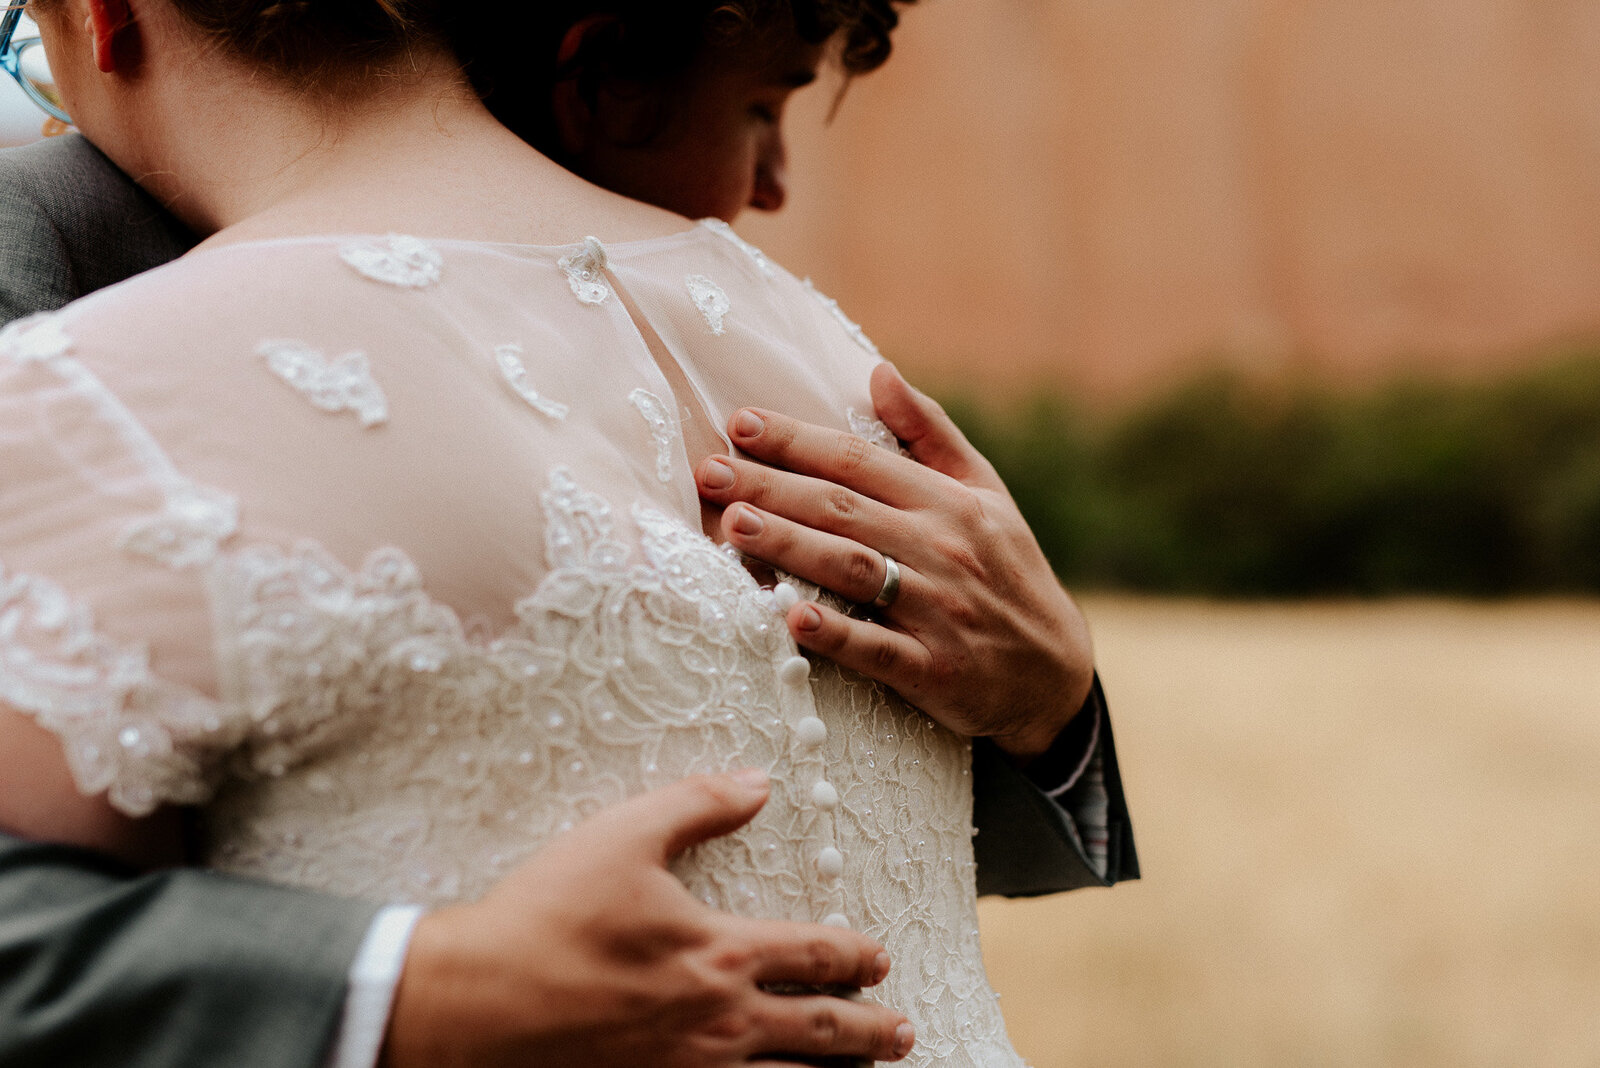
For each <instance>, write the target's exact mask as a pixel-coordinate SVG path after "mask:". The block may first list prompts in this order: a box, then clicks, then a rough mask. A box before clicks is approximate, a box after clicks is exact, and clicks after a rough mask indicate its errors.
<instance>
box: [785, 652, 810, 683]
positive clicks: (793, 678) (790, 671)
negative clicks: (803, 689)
mask: <svg viewBox="0 0 1600 1068" xmlns="http://www.w3.org/2000/svg"><path fill="white" fill-rule="evenodd" d="M778 677H779V678H781V679H782V680H783V681H784V682H786V683H788V684H789V685H790V686H801V685H804V684H805V681H806V679H808V678H810V677H811V665H810V664H808V663H806V658H805V657H803V656H791V657H790V658H789V659H787V660H785V661H784V662H783V663H782V665H780V666H779V668H778Z"/></svg>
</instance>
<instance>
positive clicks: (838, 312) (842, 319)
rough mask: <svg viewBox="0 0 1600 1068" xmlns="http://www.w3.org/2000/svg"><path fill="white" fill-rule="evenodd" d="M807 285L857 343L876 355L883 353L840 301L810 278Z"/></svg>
mask: <svg viewBox="0 0 1600 1068" xmlns="http://www.w3.org/2000/svg"><path fill="white" fill-rule="evenodd" d="M805 287H806V291H807V292H808V293H810V294H811V295H812V296H813V297H815V298H816V299H817V300H818V301H820V302H821V304H822V306H823V307H824V308H827V309H828V314H830V315H832V316H833V317H834V319H836V320H837V321H838V323H839V325H840V326H842V327H844V330H845V333H847V334H849V335H850V336H851V337H852V338H853V339H855V343H856V344H857V345H860V346H861V347H862V348H864V349H866V350H867V351H868V352H870V353H872V354H873V355H874V356H878V355H881V354H880V353H879V352H878V346H876V345H874V344H873V343H872V339H871V338H869V337H868V336H867V332H866V331H865V330H863V329H861V324H860V323H858V322H856V321H855V320H854V319H852V318H850V317H849V316H848V315H846V314H845V313H844V310H843V309H842V308H840V307H839V302H838V301H836V300H834V299H833V298H832V297H829V296H824V295H823V293H822V291H821V290H819V289H818V288H817V287H816V286H815V285H813V284H812V282H811V279H809V278H807V279H806V280H805Z"/></svg>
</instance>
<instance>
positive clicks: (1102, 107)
mask: <svg viewBox="0 0 1600 1068" xmlns="http://www.w3.org/2000/svg"><path fill="white" fill-rule="evenodd" d="M829 104H830V100H829V99H828V98H827V95H826V94H825V93H818V92H813V93H811V94H809V99H807V98H806V97H804V96H803V97H802V98H801V100H800V102H799V105H798V110H797V111H796V113H795V116H794V120H795V121H793V123H792V125H793V127H794V134H793V142H794V145H793V148H794V151H793V155H794V157H795V159H794V166H793V171H794V177H795V181H794V182H793V186H794V193H793V196H792V198H791V204H790V206H789V208H788V209H787V210H786V211H785V212H784V213H783V214H782V215H780V216H777V217H775V218H771V219H752V220H749V221H745V220H741V229H743V230H746V231H747V232H748V233H750V234H751V235H752V237H753V238H754V239H755V240H756V241H757V243H758V244H763V245H765V246H766V247H767V248H768V250H769V251H770V252H772V253H774V254H775V255H776V256H777V257H778V258H779V259H780V260H781V261H783V262H786V263H788V264H789V265H790V266H791V267H793V268H794V269H795V270H797V271H799V272H802V273H804V272H809V273H810V274H812V275H813V276H814V277H815V278H816V280H817V282H818V284H819V286H821V287H823V288H824V289H825V290H826V291H828V292H831V293H833V294H834V295H836V296H840V297H842V298H843V303H844V306H845V307H846V308H847V309H848V310H850V311H851V313H852V314H853V315H854V316H855V317H856V318H858V319H860V320H861V321H862V322H863V324H864V325H865V326H866V327H867V329H868V331H869V332H870V333H871V334H872V335H873V336H874V338H875V339H876V340H877V341H878V343H879V344H880V345H882V346H883V347H884V349H885V351H886V352H889V353H891V354H893V355H894V356H895V357H896V358H897V359H900V360H901V361H903V362H904V363H905V364H906V365H907V366H908V369H910V370H912V371H914V373H915V375H916V376H917V378H918V379H920V380H922V381H924V382H929V383H931V384H933V385H935V386H944V385H959V384H961V383H962V381H963V379H965V378H967V377H968V376H970V375H972V374H974V373H981V374H982V375H983V377H984V379H985V381H986V382H996V383H997V384H998V385H1005V384H1011V385H1020V384H1024V383H1027V384H1031V383H1033V382H1037V381H1039V380H1048V381H1056V382H1060V383H1062V384H1063V386H1065V387H1068V388H1071V389H1072V390H1073V391H1075V392H1079V393H1084V392H1087V393H1088V394H1089V395H1096V396H1099V395H1111V396H1118V395H1123V394H1126V392H1127V391H1130V390H1138V389H1141V388H1147V387H1149V386H1150V385H1152V384H1153V383H1157V382H1160V381H1163V380H1165V379H1168V378H1170V377H1172V375H1173V374H1174V373H1177V372H1181V371H1182V370H1184V369H1186V368H1188V367H1189V366H1191V365H1192V362H1193V361H1194V360H1195V359H1196V358H1197V357H1203V356H1209V355H1213V354H1215V355H1217V356H1222V355H1224V354H1226V356H1227V358H1229V359H1231V360H1233V361H1235V362H1240V363H1244V364H1246V365H1249V366H1253V367H1256V368H1258V369H1262V370H1267V371H1278V370H1286V369H1287V370H1294V371H1297V372H1307V371H1308V372H1311V373H1315V374H1319V375H1326V376H1331V377H1333V378H1335V379H1337V380H1345V381H1367V380H1371V379H1372V378H1374V377H1377V376H1381V375H1383V374H1385V373H1387V372H1388V371H1390V370H1392V369H1395V368H1401V367H1404V368H1423V369H1431V370H1442V369H1447V370H1450V371H1453V372H1454V371H1468V372H1470V371H1490V370H1496V369H1499V368H1502V367H1504V366H1506V365H1508V364H1510V363H1514V362H1516V361H1517V360H1518V359H1521V358H1525V357H1526V356H1527V354H1529V353H1531V352H1534V351H1537V350H1538V349H1539V348H1540V347H1541V346H1543V345H1544V344H1545V343H1546V342H1548V341H1550V340H1552V339H1556V338H1563V337H1569V336H1573V335H1588V336H1593V335H1594V334H1596V333H1600V3H1596V2H1594V0H1332V2H1321V3H1318V2H1313V0H1121V2H1118V3H1108V2H1106V0H924V2H923V3H921V4H919V5H918V6H917V7H915V8H912V9H911V10H909V11H908V13H907V14H906V17H905V19H904V22H903V24H902V28H901V30H900V31H899V32H898V34H897V37H896V43H895V54H894V58H893V59H892V60H891V61H890V63H889V64H888V66H887V67H885V68H884V69H882V70H880V71H878V72H876V73H875V74H872V75H870V76H868V77H866V78H863V79H860V80H859V81H858V82H857V83H856V84H854V85H852V86H851V88H850V90H849V94H848V97H847V99H846V100H845V102H844V104H843V107H842V108H841V109H840V111H839V113H838V116H837V118H836V119H835V121H834V123H833V125H832V128H831V129H826V130H825V129H824V128H823V121H824V117H825V114H826V112H827V110H828V106H829Z"/></svg>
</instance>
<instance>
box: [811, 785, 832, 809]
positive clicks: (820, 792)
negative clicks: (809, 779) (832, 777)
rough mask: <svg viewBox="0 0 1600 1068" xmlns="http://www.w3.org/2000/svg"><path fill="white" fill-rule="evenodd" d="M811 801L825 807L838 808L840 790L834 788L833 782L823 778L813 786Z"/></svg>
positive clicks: (819, 806)
mask: <svg viewBox="0 0 1600 1068" xmlns="http://www.w3.org/2000/svg"><path fill="white" fill-rule="evenodd" d="M811 803H812V804H814V805H816V806H817V807H818V808H823V809H829V810H832V809H834V808H837V807H838V805H839V791H838V790H835V789H834V788H833V783H831V782H829V781H827V780H826V779H823V780H822V781H821V782H818V783H817V784H816V785H815V786H813V787H812V788H811Z"/></svg>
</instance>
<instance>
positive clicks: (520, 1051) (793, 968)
mask: <svg viewBox="0 0 1600 1068" xmlns="http://www.w3.org/2000/svg"><path fill="white" fill-rule="evenodd" d="M30 13H31V14H32V15H34V17H35V20H36V21H37V22H38V24H39V26H40V30H41V34H42V36H43V37H44V38H45V42H46V48H47V50H48V52H49V55H50V60H51V65H52V69H53V71H54V72H55V74H56V77H57V79H58V84H59V85H60V88H61V92H62V95H63V97H64V99H65V102H66V104H67V106H68V108H69V109H70V110H71V112H72V114H73V116H74V117H75V118H76V119H77V121H78V124H79V126H80V128H81V129H82V130H83V131H84V133H85V134H86V135H88V136H89V137H90V139H91V140H93V141H94V142H95V143H96V144H97V145H98V146H100V148H101V149H102V150H103V151H105V152H106V154H107V155H109V156H110V157H111V158H112V159H113V160H114V161H115V162H117V163H118V164H119V165H120V166H122V167H123V169H124V170H126V171H128V172H129V173H131V174H132V175H134V176H135V177H136V178H138V179H139V180H140V181H141V182H143V183H144V184H145V186H146V188H149V189H151V190H152V191H153V192H155V193H156V194H157V195H158V196H159V197H161V198H162V199H163V200H164V201H166V202H167V203H168V204H169V205H170V206H171V207H172V208H173V210H174V211H175V212H176V213H177V214H178V215H179V216H180V217H181V218H182V219H184V221H185V222H187V223H189V225H191V226H193V227H196V228H197V229H200V230H202V231H203V232H205V231H215V236H213V237H212V238H210V240H211V241H212V242H215V243H222V242H231V241H237V240H244V239H247V238H253V237H260V236H268V235H284V234H295V233H317V232H327V231H335V232H351V231H376V232H386V231H389V230H403V231H411V232H418V233H425V234H429V235H438V236H441V237H460V238H483V239H495V240H501V241H519V242H530V243H539V244H560V243H564V242H567V241H568V240H570V237H571V235H572V234H573V233H592V232H598V233H606V234H612V235H616V237H617V238H619V239H632V238H643V237H650V236H653V235H656V234H667V233H674V232H678V231H681V230H682V229H683V220H682V218H681V217H679V216H676V215H673V214H671V213H668V212H665V211H662V210H660V209H657V208H652V207H648V206H646V205H643V204H639V203H636V202H634V201H630V200H627V199H625V198H622V197H618V196H616V195H614V194H610V193H606V192H604V191H602V190H600V189H599V188H597V187H595V186H592V185H589V184H587V183H584V182H582V181H580V180H578V179H576V178H574V177H573V176H572V175H570V174H568V173H567V172H565V171H563V170H562V169H561V168H559V167H557V166H556V165H555V164H553V163H551V162H549V161H548V160H546V159H545V158H544V157H542V156H540V155H539V154H538V153H537V152H534V151H533V150H532V149H530V148H528V147H527V146H526V145H525V144H523V143H522V142H521V141H520V140H518V139H517V138H516V137H514V136H513V135H511V134H510V133H509V132H507V131H506V130H505V129H504V128H503V127H501V126H500V125H499V124H498V123H496V122H495V121H494V120H493V119H492V118H491V117H490V116H489V114H488V113H487V112H486V111H485V110H484V108H483V107H482V105H481V104H480V103H479V102H478V101H477V99H476V98H475V97H474V96H473V94H472V93H471V92H470V91H469V90H468V88H467V86H466V85H465V84H464V83H463V82H462V80H461V78H460V76H459V73H458V68H457V65H456V64H455V62H454V61H453V59H452V58H451V57H449V56H448V55H444V54H436V53H429V52H427V51H426V50H423V51H419V52H417V53H416V54H415V55H413V56H410V57H407V59H406V62H405V64H404V74H403V75H401V74H400V73H399V72H396V74H395V76H394V77H392V78H386V79H381V80H380V82H379V84H380V85H381V91H378V90H372V91H367V92H362V91H360V89H361V86H360V85H358V84H356V83H351V84H348V85H346V86H343V87H342V88H341V90H340V92H339V93H338V94H337V95H336V96H334V97H331V98H330V97H326V96H320V97H319V96H312V95H306V94H303V93H297V92H292V91H289V90H288V89H287V88H285V87H284V86H283V85H282V84H281V83H280V82H279V81H278V80H276V79H275V77H274V76H273V75H272V74H270V73H268V72H264V71H260V70H256V69H254V68H252V67H250V66H248V65H246V64H244V63H243V62H241V61H239V60H237V59H234V58H231V57H230V56H229V55H228V54H227V53H225V52H223V51H222V50H220V49H218V48H217V47H215V45H214V44H213V43H212V42H209V41H207V40H205V39H204V38H203V36H202V35H201V34H200V32H199V31H197V30H195V29H194V28H192V27H191V26H190V25H189V24H188V23H187V22H186V21H185V20H183V19H182V18H181V17H180V16H179V15H178V14H177V13H176V12H175V11H174V10H173V9H172V8H170V7H169V6H168V5H167V3H166V0H48V2H46V3H45V4H43V5H42V6H34V5H30ZM462 190H470V191H471V196H469V197H462V196H459V195H458V194H459V193H460V192H461V191H462ZM496 190H507V191H515V192H514V193H511V192H507V193H505V194H503V195H496V193H495V192H494V191H496ZM529 204H538V205H539V206H540V207H539V211H538V213H537V214H533V213H530V212H529V211H528V209H527V206H528V205H529ZM0 776H3V778H0V827H4V828H5V829H7V830H9V831H12V832H15V833H18V834H21V835H23V836H25V837H30V838H35V839H42V840H47V841H64V842H70V843H75V844H80V845H86V846H89V847H92V848H98V849H103V850H106V851H108V852H111V853H113V854H117V855H120V856H123V857H125V858H127V859H130V860H132V861H134V862H136V863H139V862H142V863H149V862H152V861H156V860H160V859H163V858H167V857H171V856H173V855H175V854H176V853H177V821H176V818H175V816H174V814H173V813H171V812H164V813H160V814H158V815H157V816H155V817H153V818H150V819H147V820H131V819H129V818H127V817H125V816H123V815H121V814H119V813H117V812H115V811H114V810H112V809H111V808H110V807H109V805H108V804H107V803H106V801H105V799H104V797H103V796H101V797H92V798H91V797H84V796H82V795H81V794H79V793H78V791H77V790H76V789H75V788H74V786H73V784H72V782H71V779H70V776H69V775H68V773H67V770H66V766H65V761H64V758H63V755H62V752H61V748H60V745H59V743H58V742H57V741H56V740H55V738H54V737H53V736H52V735H49V734H48V733H46V732H45V731H44V730H43V728H40V727H38V726H37V725H36V724H34V723H33V721H32V720H31V719H30V718H28V717H26V716H24V715H22V714H21V713H19V712H17V711H16V710H13V709H7V708H4V707H0ZM767 793H768V788H767V784H766V781H765V778H764V776H762V775H760V774H759V773H757V774H755V775H753V777H741V776H727V775H725V776H700V777H695V778H692V779H688V780H685V781H683V782H680V783H677V784H675V785H673V786H670V787H666V788H664V789H662V790H658V791H654V792H652V793H650V794H645V795H641V796H639V797H635V798H633V799H631V800H629V801H626V802H623V803H622V804H619V805H616V806H614V807H612V808H610V809H608V810H605V811H604V812H602V813H601V814H599V815H598V816H596V817H595V818H593V819H591V820H588V821H585V822H584V823H583V824H582V825H580V826H579V827H578V828H576V829H575V830H573V831H572V832H569V833H568V834H566V835H563V836H560V837H559V838H557V839H556V840H554V841H552V842H551V843H550V844H549V845H548V846H547V847H546V848H544V849H542V850H540V851H539V852H538V853H537V854H535V855H534V856H533V857H532V858H530V859H529V860H528V861H526V862H525V863H524V864H523V865H522V866H521V867H519V868H518V869H517V870H516V871H514V872H513V873H512V874H511V875H510V876H508V877H507V878H506V879H505V880H503V881H502V882H501V883H500V884H498V885H497V887H496V888H495V889H494V890H493V891H492V892H491V893H490V894H489V895H487V896H486V897H485V898H484V899H483V900H482V901H480V902H476V903H473V904H469V905H460V906H454V907H450V908H444V909H440V910H437V911H435V912H431V913H428V914H427V915H425V916H424V917H423V918H422V919H421V920H420V921H419V922H418V925H417V927H416V929H415V932H414V935H413V938H412V942H411V944H410V948H409V950H408V952H407V956H406V961H405V966H404V971H403V973H402V976H401V980H400V984H399V988H398V990H397V992H396V1000H395V1005H394V1011H393V1013H392V1015H391V1017H390V1025H389V1031H388V1032H387V1034H386V1038H385V1048H384V1053H383V1057H384V1063H385V1064H386V1065H388V1066H391V1068H409V1066H412V1065H417V1066H422V1065H430V1066H431V1065H441V1064H473V1065H483V1066H493V1065H502V1064H503V1065H512V1064H567V1063H572V1064H583V1065H585V1066H586V1068H623V1066H627V1068H635V1066H637V1065H641V1064H650V1065H658V1066H663V1068H721V1066H731V1065H752V1064H754V1065H766V1066H769V1068H776V1066H778V1065H797V1064H801V1063H805V1062H806V1061H808V1060H811V1059H813V1058H816V1059H822V1058H829V1057H846V1058H860V1059H867V1060H898V1059H900V1058H901V1057H903V1056H904V1055H905V1054H906V1053H907V1052H908V1051H909V1049H910V1048H911V1045H912V1042H913V1041H914V1035H913V1033H912V1030H911V1025H910V1023H909V1022H908V1021H906V1019H905V1018H904V1017H903V1016H902V1015H900V1014H899V1013H897V1012H894V1011H892V1010H889V1009H885V1008H881V1007H878V1006H873V1005H868V1004H864V1003H856V1002H850V1001H846V1000H843V999H839V998H833V997H825V996H808V997H781V996H777V995H773V994H769V993H766V992H765V990H764V989H763V988H762V985H761V984H765V983H801V984H830V985H831V984H841V985H857V986H870V985H873V984H875V983H878V982H880V981H881V980H882V979H883V977H884V975H885V974H886V973H887V971H888V968H889V961H888V957H887V955H886V954H885V953H884V951H883V947H882V946H881V945H880V944H879V943H878V942H876V941H875V940H873V939H871V938H868V937H866V936H865V935H862V934H859V933H856V932H851V931H844V930H838V929H835V928H831V927H824V926H818V925H809V924H791V923H782V922H777V921H756V920H748V919H743V918H739V917H735V916H732V915H730V914H727V913H723V912H719V911H716V910H714V909H711V908H708V907H707V906H705V905H703V904H702V903H700V902H698V901H696V900H694V899H693V898H692V897H691V896H690V895H689V893H688V891H687V890H686V889H685V888H684V887H683V885H682V884H681V883H680V882H678V880H677V879H676V878H675V877H674V876H672V875H671V873H670V872H669V871H668V869H667V862H668V861H669V860H670V859H671V858H672V857H673V856H674V855H676V854H677V853H679V852H681V851H683V850H684V849H686V848H688V847H690V846H691V845H693V844H695V843H697V842H699V841H702V840H704V839H706V838H709V837H714V836H717V835H721V834H726V833H728V832H730V831H732V830H734V829H735V828H737V827H738V826H740V825H741V824H743V823H744V822H746V821H748V820H749V819H750V818H751V817H752V816H754V814H755V813H756V811H757V810H759V809H760V807H761V806H762V804H763V803H764V802H765V800H766V797H767ZM779 1050H782V1051H787V1054H786V1055H778V1054H776V1053H774V1052H773V1051H779Z"/></svg>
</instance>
